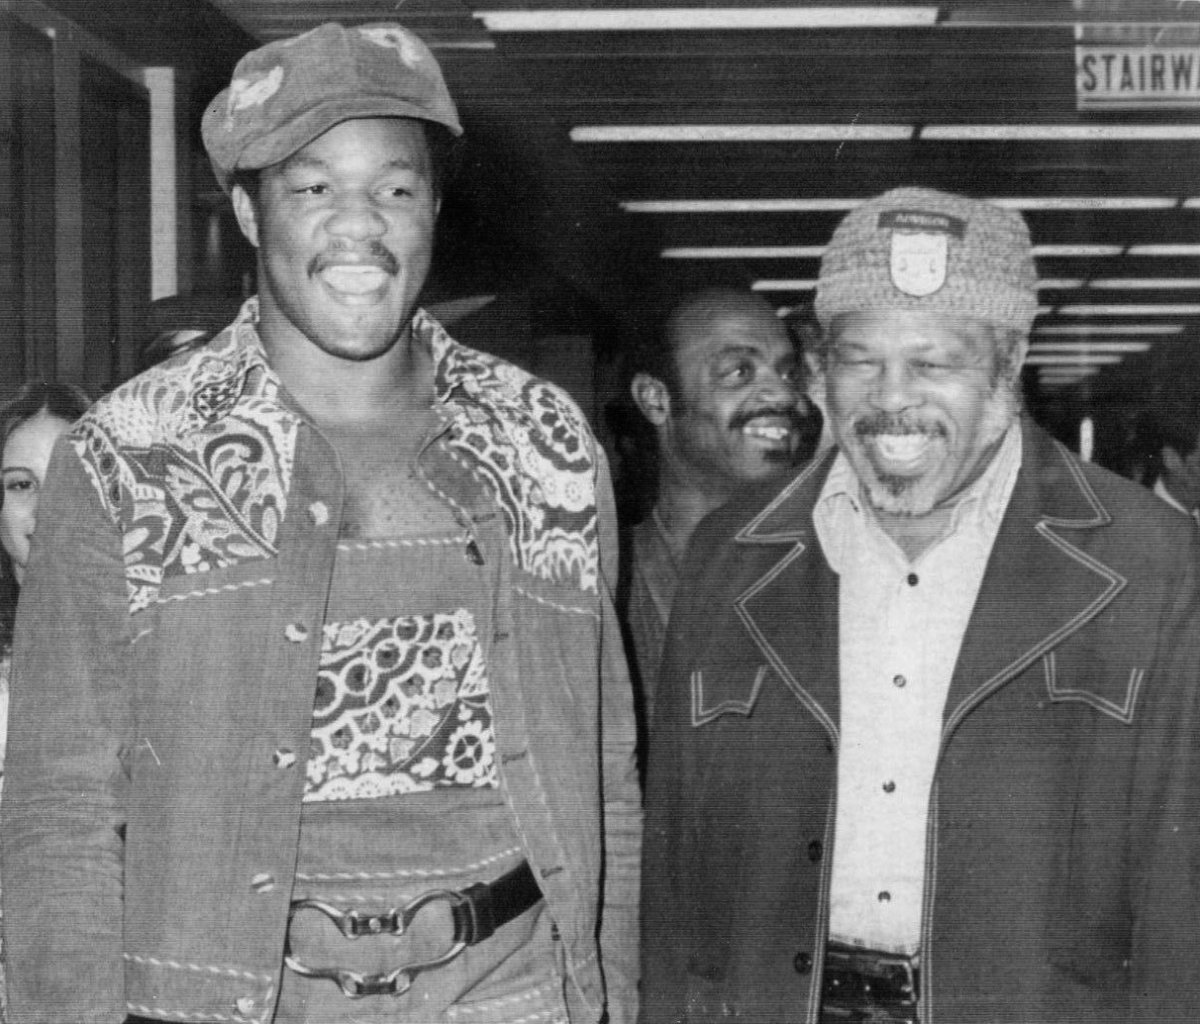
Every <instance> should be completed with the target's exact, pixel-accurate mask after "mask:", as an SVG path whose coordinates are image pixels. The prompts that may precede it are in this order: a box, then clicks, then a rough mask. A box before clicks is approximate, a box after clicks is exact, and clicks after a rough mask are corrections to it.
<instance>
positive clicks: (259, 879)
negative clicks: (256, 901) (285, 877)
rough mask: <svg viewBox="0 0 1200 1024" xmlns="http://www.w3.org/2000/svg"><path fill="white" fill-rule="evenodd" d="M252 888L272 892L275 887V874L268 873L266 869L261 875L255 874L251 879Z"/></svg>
mask: <svg viewBox="0 0 1200 1024" xmlns="http://www.w3.org/2000/svg"><path fill="white" fill-rule="evenodd" d="M250 888H251V889H253V890H254V891H255V892H270V891H271V890H272V889H274V888H275V876H274V875H268V874H267V873H266V872H265V871H264V872H263V873H262V874H260V875H255V876H254V877H253V878H252V879H250Z"/></svg>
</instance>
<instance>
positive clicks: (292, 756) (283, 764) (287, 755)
mask: <svg viewBox="0 0 1200 1024" xmlns="http://www.w3.org/2000/svg"><path fill="white" fill-rule="evenodd" d="M271 759H272V760H273V761H274V762H275V767H276V768H290V767H291V766H292V765H294V764H295V763H296V752H295V751H294V750H288V749H287V747H280V748H279V749H278V750H277V751H275V753H274V754H272V755H271Z"/></svg>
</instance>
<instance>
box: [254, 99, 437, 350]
mask: <svg viewBox="0 0 1200 1024" xmlns="http://www.w3.org/2000/svg"><path fill="white" fill-rule="evenodd" d="M233 200H234V209H235V212H236V213H237V216H238V221H239V223H240V224H241V227H242V230H243V232H244V233H245V234H246V237H247V238H248V239H249V240H250V241H251V243H252V244H254V245H256V246H257V247H258V253H259V259H258V262H259V297H260V333H261V335H262V339H263V344H264V345H265V346H266V348H267V350H268V352H269V353H273V354H274V353H278V352H281V351H285V350H286V351H290V352H291V353H292V354H293V355H297V354H299V355H302V356H306V357H308V358H309V359H310V360H316V365H318V366H319V365H320V359H321V356H320V355H318V354H319V353H320V354H323V356H324V357H332V358H333V359H336V360H351V361H365V360H372V359H377V358H379V357H381V356H386V355H388V354H389V353H390V352H391V351H392V350H393V349H394V347H395V345H396V342H397V341H399V340H400V339H401V338H402V337H405V335H406V332H407V330H408V326H409V322H410V319H411V317H412V313H413V310H414V308H415V306H416V303H417V297H418V295H419V293H420V290H421V287H422V286H423V285H424V283H425V278H426V275H427V274H428V272H429V263H430V259H431V256H432V252H433V231H434V223H435V221H436V219H437V213H438V200H437V197H436V195H435V191H434V185H433V168H432V162H431V158H430V153H429V146H428V143H427V141H426V136H425V130H424V128H423V127H422V125H421V124H420V123H419V122H417V121H412V120H407V119H404V118H363V119H358V120H352V121H344V122H342V123H341V124H339V125H335V126H334V127H333V128H330V129H329V131H327V132H325V133H324V134H323V135H320V136H318V137H317V138H316V139H314V140H313V141H312V142H310V143H309V144H308V145H307V146H305V147H304V148H303V149H301V150H300V151H299V152H297V153H296V154H294V155H293V156H291V157H289V158H288V159H287V160H284V161H283V162H282V163H279V164H276V165H275V166H273V167H268V168H266V169H265V170H263V171H262V175H261V179H260V183H259V186H258V189H257V195H256V196H254V197H252V196H251V195H250V194H249V193H247V192H246V190H245V189H243V188H241V187H240V186H239V187H235V188H234V190H233Z"/></svg>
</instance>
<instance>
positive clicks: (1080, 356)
mask: <svg viewBox="0 0 1200 1024" xmlns="http://www.w3.org/2000/svg"><path fill="white" fill-rule="evenodd" d="M1123 358H1124V357H1123V356H1122V355H1121V354H1120V353H1118V352H1113V353H1111V354H1110V353H1104V352H1098V353H1096V354H1094V355H1092V354H1088V353H1086V352H1078V353H1073V352H1064V353H1055V352H1047V353H1045V354H1044V355H1043V354H1041V353H1037V352H1030V353H1029V355H1028V356H1026V357H1025V365H1026V366H1115V365H1116V364H1117V363H1119V362H1121V360H1122V359H1123Z"/></svg>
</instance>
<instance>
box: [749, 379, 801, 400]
mask: <svg viewBox="0 0 1200 1024" xmlns="http://www.w3.org/2000/svg"><path fill="white" fill-rule="evenodd" d="M799 397H800V384H799V382H798V381H796V380H795V378H794V377H792V375H791V374H790V373H780V372H779V371H778V370H768V371H767V372H765V373H763V374H762V375H761V376H760V377H759V381H758V399H759V401H760V402H762V403H763V404H764V405H795V403H796V400H797V399H798V398H799Z"/></svg>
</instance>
